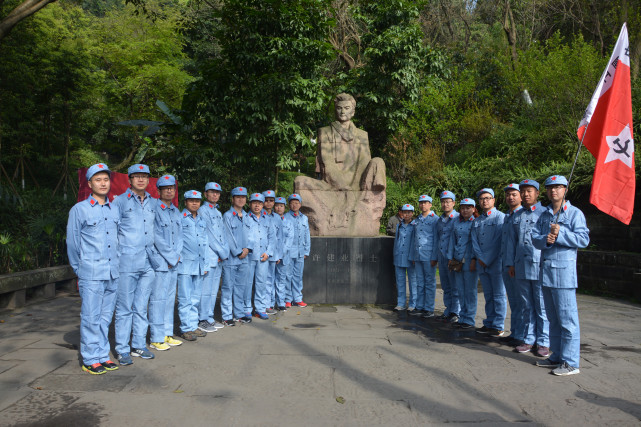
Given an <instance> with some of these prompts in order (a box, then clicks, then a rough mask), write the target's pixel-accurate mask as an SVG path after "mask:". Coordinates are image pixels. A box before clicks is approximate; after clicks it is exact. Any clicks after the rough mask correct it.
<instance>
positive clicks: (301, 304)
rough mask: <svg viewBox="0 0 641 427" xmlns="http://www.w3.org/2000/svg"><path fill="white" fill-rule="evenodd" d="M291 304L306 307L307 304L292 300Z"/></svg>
mask: <svg viewBox="0 0 641 427" xmlns="http://www.w3.org/2000/svg"><path fill="white" fill-rule="evenodd" d="M292 305H295V306H296V307H301V308H302V307H307V304H305V303H304V302H303V301H299V302H293V303H292Z"/></svg>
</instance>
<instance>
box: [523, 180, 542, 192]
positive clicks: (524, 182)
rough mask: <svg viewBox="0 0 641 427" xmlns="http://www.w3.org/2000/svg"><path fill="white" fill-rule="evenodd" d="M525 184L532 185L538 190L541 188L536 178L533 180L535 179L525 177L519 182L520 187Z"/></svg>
mask: <svg viewBox="0 0 641 427" xmlns="http://www.w3.org/2000/svg"><path fill="white" fill-rule="evenodd" d="M524 185H529V186H531V187H534V188H536V189H537V190H538V189H539V183H538V182H536V181H535V180H533V179H524V180H523V181H521V183H520V184H519V187H523V186H524Z"/></svg>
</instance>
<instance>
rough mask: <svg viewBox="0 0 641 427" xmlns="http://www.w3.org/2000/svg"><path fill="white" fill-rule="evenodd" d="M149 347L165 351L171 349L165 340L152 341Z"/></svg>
mask: <svg viewBox="0 0 641 427" xmlns="http://www.w3.org/2000/svg"><path fill="white" fill-rule="evenodd" d="M149 347H151V348H153V349H155V350H158V351H165V350H169V349H170V348H171V347H169V346H168V345H167V344H165V343H164V342H152V343H150V344H149Z"/></svg>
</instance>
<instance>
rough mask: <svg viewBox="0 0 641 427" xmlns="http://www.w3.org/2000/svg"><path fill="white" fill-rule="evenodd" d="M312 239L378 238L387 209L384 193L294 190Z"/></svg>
mask: <svg viewBox="0 0 641 427" xmlns="http://www.w3.org/2000/svg"><path fill="white" fill-rule="evenodd" d="M295 191H296V192H297V193H298V194H300V196H301V197H302V198H303V206H302V207H301V212H303V213H304V214H305V215H307V217H308V219H309V232H310V234H311V235H312V236H341V237H343V236H378V234H379V227H380V221H381V217H382V216H383V210H384V209H385V190H382V191H349V190H347V191H337V190H329V191H328V190H307V189H302V188H300V189H296V190H295Z"/></svg>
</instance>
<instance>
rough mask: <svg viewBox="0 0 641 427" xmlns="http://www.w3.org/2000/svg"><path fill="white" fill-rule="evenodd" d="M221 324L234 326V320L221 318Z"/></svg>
mask: <svg viewBox="0 0 641 427" xmlns="http://www.w3.org/2000/svg"><path fill="white" fill-rule="evenodd" d="M223 325H225V326H236V321H235V320H234V319H229V320H223Z"/></svg>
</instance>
